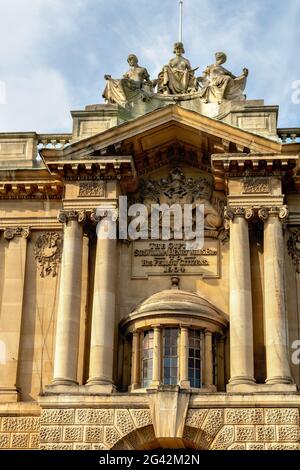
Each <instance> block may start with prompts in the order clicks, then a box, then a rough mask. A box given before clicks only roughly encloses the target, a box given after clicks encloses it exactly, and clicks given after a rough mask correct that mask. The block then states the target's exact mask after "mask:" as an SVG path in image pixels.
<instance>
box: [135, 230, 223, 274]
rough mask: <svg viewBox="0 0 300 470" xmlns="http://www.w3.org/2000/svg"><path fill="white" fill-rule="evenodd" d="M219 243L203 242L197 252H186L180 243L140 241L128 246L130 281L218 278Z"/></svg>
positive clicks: (213, 241) (183, 243)
mask: <svg viewBox="0 0 300 470" xmlns="http://www.w3.org/2000/svg"><path fill="white" fill-rule="evenodd" d="M219 252H220V242H219V240H214V239H205V243H204V247H203V248H202V249H201V250H187V248H186V244H185V242H183V241H181V240H180V241H179V240H172V241H143V240H139V241H136V242H134V243H133V244H132V273H131V274H132V279H145V278H148V277H149V276H170V275H172V274H178V275H181V276H182V275H189V276H202V277H206V278H207V277H210V278H211V277H216V278H217V277H219V274H220V256H219Z"/></svg>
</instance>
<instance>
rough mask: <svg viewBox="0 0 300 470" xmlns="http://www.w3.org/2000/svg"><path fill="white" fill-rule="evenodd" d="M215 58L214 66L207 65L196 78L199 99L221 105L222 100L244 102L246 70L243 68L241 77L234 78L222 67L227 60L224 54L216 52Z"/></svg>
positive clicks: (247, 72)
mask: <svg viewBox="0 0 300 470" xmlns="http://www.w3.org/2000/svg"><path fill="white" fill-rule="evenodd" d="M215 57H216V62H215V64H213V65H209V66H208V67H207V68H206V69H205V70H204V72H203V75H202V76H201V77H199V78H198V81H199V83H200V85H201V86H202V89H201V98H202V99H203V101H204V102H205V103H214V102H218V103H221V102H222V101H223V100H229V101H237V100H241V101H244V100H245V98H246V97H245V95H244V94H243V92H244V90H245V87H246V83H247V77H248V74H249V71H248V69H246V68H244V69H243V73H242V75H240V76H239V77H236V76H235V75H233V74H232V73H231V72H230V71H229V70H227V69H226V68H225V67H223V64H224V63H225V62H226V60H227V56H226V54H225V53H224V52H216V54H215Z"/></svg>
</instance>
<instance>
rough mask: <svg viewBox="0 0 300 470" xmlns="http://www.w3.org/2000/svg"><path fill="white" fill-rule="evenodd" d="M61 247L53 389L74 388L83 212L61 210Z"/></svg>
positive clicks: (59, 218)
mask: <svg viewBox="0 0 300 470" xmlns="http://www.w3.org/2000/svg"><path fill="white" fill-rule="evenodd" d="M58 220H59V221H60V222H61V223H64V247H63V256H62V266H61V280H60V296H59V304H58V313H57V327H56V343H55V355H54V379H53V383H52V385H53V386H60V387H61V386H69V385H77V367H78V350H79V326H80V311H81V285H82V246H83V227H82V222H83V221H84V220H85V212H82V211H80V212H78V211H61V212H60V213H59V215H58Z"/></svg>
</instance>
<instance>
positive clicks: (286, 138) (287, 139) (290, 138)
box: [278, 127, 300, 144]
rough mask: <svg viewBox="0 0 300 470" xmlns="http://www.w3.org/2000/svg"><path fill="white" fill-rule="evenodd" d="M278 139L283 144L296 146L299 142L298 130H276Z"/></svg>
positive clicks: (299, 131)
mask: <svg viewBox="0 0 300 470" xmlns="http://www.w3.org/2000/svg"><path fill="white" fill-rule="evenodd" d="M278 137H279V138H280V140H281V141H282V143H283V144H296V143H299V142H300V128H299V127H295V128H286V129H284V128H282V129H278Z"/></svg>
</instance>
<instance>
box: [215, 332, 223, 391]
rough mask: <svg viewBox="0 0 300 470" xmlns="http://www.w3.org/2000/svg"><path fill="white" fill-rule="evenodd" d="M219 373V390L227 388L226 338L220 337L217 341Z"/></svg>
mask: <svg viewBox="0 0 300 470" xmlns="http://www.w3.org/2000/svg"><path fill="white" fill-rule="evenodd" d="M217 375H218V391H219V392H223V391H224V390H225V338H219V340H218V343H217Z"/></svg>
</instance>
